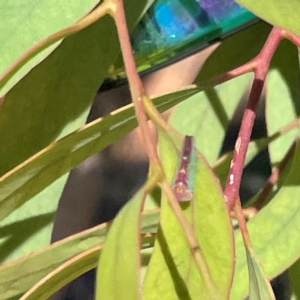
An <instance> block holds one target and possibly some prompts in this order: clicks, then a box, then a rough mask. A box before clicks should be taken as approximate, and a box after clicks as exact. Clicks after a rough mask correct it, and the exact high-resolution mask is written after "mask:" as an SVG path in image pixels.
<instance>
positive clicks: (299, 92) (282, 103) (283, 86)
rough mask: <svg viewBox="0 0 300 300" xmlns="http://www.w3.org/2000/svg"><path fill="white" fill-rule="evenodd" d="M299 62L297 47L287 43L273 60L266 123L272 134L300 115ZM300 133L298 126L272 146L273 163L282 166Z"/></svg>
mask: <svg viewBox="0 0 300 300" xmlns="http://www.w3.org/2000/svg"><path fill="white" fill-rule="evenodd" d="M299 98H300V88H299V62H298V51H297V48H296V47H295V46H294V45H292V44H291V42H289V41H283V42H282V43H281V44H280V46H279V48H278V49H277V51H276V53H275V56H274V58H273V61H272V69H271V70H270V72H269V74H268V78H267V91H266V121H267V130H268V135H272V134H273V133H275V132H277V131H278V130H279V129H280V128H281V127H283V126H285V125H287V124H289V123H290V122H292V121H293V120H294V119H295V118H297V117H299V115H300V102H299ZM299 134H300V131H299V127H295V128H294V129H293V130H291V131H290V132H289V133H287V134H285V135H284V136H283V137H282V138H281V139H278V140H277V141H275V142H274V143H272V144H270V147H269V153H270V159H271V162H272V163H273V164H276V163H278V162H279V161H281V160H282V158H283V157H284V156H285V153H286V152H287V150H288V149H289V147H290V146H291V144H292V143H293V141H294V140H295V137H296V136H297V135H299Z"/></svg>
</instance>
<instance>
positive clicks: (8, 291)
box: [0, 210, 159, 300]
mask: <svg viewBox="0 0 300 300" xmlns="http://www.w3.org/2000/svg"><path fill="white" fill-rule="evenodd" d="M32 221H34V220H32ZM158 221H159V213H158V211H157V210H154V211H149V212H145V213H143V216H142V226H141V227H142V228H141V230H142V232H152V233H155V232H156V231H157V225H158ZM18 225H20V226H21V225H22V224H18ZM106 234H107V226H106V224H102V225H99V226H96V227H94V228H91V229H88V230H86V231H84V232H81V233H78V234H75V235H73V236H70V237H68V238H66V239H64V240H62V241H59V242H56V243H54V244H53V245H51V246H47V247H45V248H44V249H41V250H38V251H35V252H32V253H30V254H28V255H26V256H23V257H21V258H19V259H18V260H15V261H12V262H10V263H7V264H4V265H2V266H0V294H1V299H3V300H5V299H10V298H12V297H14V296H18V295H20V294H22V293H24V292H25V291H27V290H28V289H29V288H31V287H32V286H33V285H34V284H36V283H37V282H38V281H39V280H41V279H42V278H43V277H44V276H46V275H47V274H49V273H50V272H52V271H53V270H55V269H56V268H58V267H59V266H61V265H62V264H63V263H65V262H66V261H67V260H69V259H71V258H72V257H74V256H76V255H79V254H80V253H82V252H84V251H87V250H89V249H92V248H93V247H96V246H97V245H100V244H103V243H104V241H105V238H106ZM97 259H98V258H97ZM41 262H42V264H41ZM96 263H97V260H96V261H95V264H96Z"/></svg>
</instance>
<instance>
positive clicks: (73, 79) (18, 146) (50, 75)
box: [0, 0, 151, 259]
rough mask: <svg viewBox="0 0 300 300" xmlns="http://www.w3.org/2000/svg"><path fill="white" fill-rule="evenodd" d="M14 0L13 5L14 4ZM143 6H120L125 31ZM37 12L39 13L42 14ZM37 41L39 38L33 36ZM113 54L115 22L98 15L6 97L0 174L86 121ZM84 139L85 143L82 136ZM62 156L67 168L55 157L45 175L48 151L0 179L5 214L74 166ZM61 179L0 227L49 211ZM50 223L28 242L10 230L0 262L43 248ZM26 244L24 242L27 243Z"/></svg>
mask: <svg viewBox="0 0 300 300" xmlns="http://www.w3.org/2000/svg"><path fill="white" fill-rule="evenodd" d="M14 2H15V3H17V2H18V1H14ZM44 2H45V1H43V2H42V3H43V5H46V4H45V3H44ZM56 2H58V1H52V4H53V5H54V6H55V3H56ZM146 2H147V1H138V0H133V1H128V2H126V3H127V4H126V8H127V10H129V11H130V13H129V15H128V16H130V18H129V19H130V20H129V27H132V26H133V25H134V23H136V22H137V19H138V18H139V17H140V13H141V11H142V10H143V9H144V6H145V3H146ZM149 2H151V1H149ZM36 5H37V9H39V8H41V7H40V6H39V5H38V4H36ZM61 5H62V3H61ZM74 5H75V4H73V6H74ZM25 6H26V5H25ZM28 7H30V3H28ZM59 7H60V5H58V6H57V8H55V11H56V13H57V12H58V10H57V9H58V8H59ZM78 7H79V6H78ZM132 7H134V9H132ZM34 8H35V7H34ZM63 11H64V10H62V11H61V13H63ZM59 12H60V11H59ZM65 12H67V10H65ZM36 13H38V11H33V16H34V15H35V14H36ZM40 13H41V15H43V12H40ZM52 13H54V11H53V7H52V8H51V13H50V15H51V14H52ZM22 16H24V15H23V13H22V14H20V17H22ZM71 16H72V14H71V15H70V17H71ZM62 18H63V16H62ZM36 22H38V19H36ZM41 26H42V25H41ZM42 27H43V26H42ZM45 30H46V29H45ZM32 34H34V32H33V33H32ZM38 37H39V35H37V38H38ZM99 37H101V39H102V40H105V43H102V42H101V41H99ZM118 53H119V43H118V38H117V33H116V29H115V24H114V22H113V20H112V18H111V17H110V16H107V17H104V18H102V19H101V20H99V21H98V22H96V23H95V24H93V25H92V26H90V27H88V28H86V29H84V30H82V31H81V32H78V33H77V34H74V35H73V36H70V37H69V38H66V39H65V40H64V41H63V42H62V43H61V44H60V45H59V47H57V48H56V49H55V51H53V52H52V53H51V54H50V55H49V56H48V57H47V58H46V59H45V60H44V61H43V62H42V63H40V64H39V65H37V66H36V67H35V68H34V69H33V70H31V71H30V72H29V73H28V74H27V75H26V76H25V77H24V78H22V79H21V80H20V81H19V82H18V83H17V84H16V85H15V86H14V87H13V88H12V89H11V90H10V91H9V92H8V93H7V95H6V96H5V100H4V103H3V105H2V107H1V110H0V139H1V141H2V142H1V145H0V156H1V161H0V174H1V176H2V175H4V174H5V173H6V172H7V171H9V170H11V169H12V168H14V167H15V166H17V165H18V164H20V163H22V162H24V161H25V160H26V159H28V158H29V157H30V156H32V155H34V154H36V153H37V152H38V151H40V150H41V149H43V148H44V147H46V146H48V145H49V144H50V143H51V142H53V141H54V140H56V139H59V138H61V137H63V136H65V135H67V134H69V133H71V132H74V131H75V130H76V129H78V128H80V127H81V126H82V125H83V124H84V123H85V122H86V118H87V115H88V112H89V110H90V107H91V104H92V101H93V99H94V96H95V94H96V93H97V91H98V89H99V86H100V85H101V83H102V82H103V80H104V79H105V77H106V76H107V74H108V69H109V67H110V65H111V64H112V62H113V61H114V59H115V58H116V56H117V55H118ZM86 139H87V140H88V137H87V136H86ZM74 146H75V145H74ZM81 146H82V145H81ZM68 147H69V146H67V148H64V151H67V152H68V151H69V150H70V149H71V148H69V149H68ZM50 148H51V147H50ZM62 148H63V147H62ZM62 148H61V149H62ZM100 149H101V148H99V150H100ZM73 150H74V149H73ZM64 151H63V152H64ZM67 152H65V160H67V161H68V163H67V165H68V164H69V167H67V169H66V168H65V167H64V166H63V165H64V164H63V163H62V162H61V163H62V165H61V164H60V163H59V162H58V161H56V159H55V157H52V159H50V160H51V161H52V162H51V163H50V161H49V165H50V164H53V163H54V165H55V166H56V167H55V169H56V170H54V169H52V172H53V173H52V174H51V175H50V174H49V172H50V173H51V170H49V169H48V170H46V169H47V166H46V165H47V159H48V158H49V157H50V156H52V155H53V154H54V153H53V152H52V154H49V156H48V158H47V157H44V159H46V160H43V161H40V164H38V165H35V166H33V169H31V171H29V169H27V170H25V169H26V168H27V167H26V166H25V169H24V173H23V176H22V179H21V178H20V177H18V179H17V181H18V180H21V181H18V182H17V181H15V182H14V183H12V182H11V183H10V184H7V182H6V183H5V182H3V181H2V180H3V177H2V178H1V179H0V181H1V184H0V185H1V187H0V190H1V194H2V195H4V194H6V193H7V192H8V194H11V195H12V193H14V192H15V194H14V196H13V198H14V200H12V202H14V201H16V202H15V204H16V205H13V206H11V207H10V212H12V211H13V210H14V209H15V208H16V207H18V206H20V203H24V198H23V200H22V199H21V198H22V197H25V198H26V197H27V199H30V198H32V197H33V196H35V195H37V193H39V192H40V191H42V190H43V189H44V188H46V187H47V186H48V185H49V184H50V183H52V182H54V180H56V179H58V178H59V177H61V176H62V175H63V174H65V173H66V172H68V171H69V170H70V169H71V168H72V167H74V166H75V165H76V161H74V162H72V159H71V158H69V157H68V154H67ZM82 152H84V151H82ZM87 156H88V154H87V155H86V157H87ZM41 168H42V169H44V171H45V174H46V173H48V175H46V177H44V178H41V177H40V178H39V176H37V177H35V175H37V174H38V173H39V171H41ZM61 171H62V172H61ZM31 172H33V173H31ZM30 174H32V175H33V176H31V175H30ZM49 176H50V177H52V178H51V180H49ZM33 177H35V179H36V180H37V181H36V184H35V183H34V182H33V181H31V179H32V178H33ZM65 180H66V178H61V179H59V180H57V181H56V182H55V183H54V184H53V185H51V186H49V187H48V188H47V190H46V191H43V193H41V194H40V195H37V196H36V197H35V199H33V202H32V204H28V205H27V206H26V207H24V208H22V209H21V210H19V211H18V212H16V213H15V214H14V215H12V216H10V217H9V218H8V219H7V220H6V222H5V223H2V224H1V225H3V226H4V225H9V224H12V223H14V222H18V221H21V220H22V219H26V218H29V217H34V216H38V215H42V214H45V213H51V212H53V211H54V210H55V208H56V206H57V201H58V199H59V196H60V194H61V191H62V188H63V186H64V183H65ZM4 181H5V180H4ZM29 182H31V183H29ZM37 182H38V183H37ZM25 183H27V184H29V186H27V187H28V189H29V190H27V191H26V192H25V191H24V190H23V192H22V191H20V189H19V187H20V185H19V184H21V185H22V184H25ZM6 184H7V185H6ZM31 184H32V185H31ZM30 185H31V187H30ZM17 189H19V192H21V198H19V196H20V194H19V195H18V196H17V197H15V196H16V195H17V194H18V192H17V191H16V190H17ZM30 189H31V190H30ZM4 190H5V191H4ZM6 195H7V194H6ZM17 198H18V199H17ZM2 200H3V198H2ZM12 202H11V203H12ZM2 204H3V202H2ZM0 219H3V218H0ZM50 225H51V224H49V225H45V226H44V227H43V228H42V229H39V228H38V227H37V228H35V227H32V228H31V229H30V230H29V231H28V232H32V233H31V237H30V238H29V236H28V235H27V240H26V241H22V239H21V238H20V237H23V238H24V235H23V234H22V229H21V228H20V229H19V231H20V232H19V233H16V232H15V237H17V238H16V239H17V241H14V239H10V238H9V240H10V253H6V254H5V256H6V259H11V258H16V257H18V256H20V255H22V254H26V252H28V251H30V250H35V249H38V248H39V247H42V246H45V245H46V244H48V243H49V240H50V238H49V236H50V231H51V226H50ZM34 229H35V230H34ZM28 240H29V243H28V244H27V243H26V242H27V241H28ZM21 241H22V243H21ZM1 243H2V244H4V248H2V249H3V250H7V248H6V249H5V239H3V240H2V241H1ZM12 243H13V244H12Z"/></svg>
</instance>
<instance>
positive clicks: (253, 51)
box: [195, 22, 271, 87]
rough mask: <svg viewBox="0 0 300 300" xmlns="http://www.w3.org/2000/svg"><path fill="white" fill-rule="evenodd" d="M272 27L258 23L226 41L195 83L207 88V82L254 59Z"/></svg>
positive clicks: (212, 55)
mask: <svg viewBox="0 0 300 300" xmlns="http://www.w3.org/2000/svg"><path fill="white" fill-rule="evenodd" d="M270 30H271V26H270V25H268V24H266V23H264V22H258V23H257V24H254V25H252V26H250V27H248V28H246V29H244V30H242V31H239V32H237V33H236V34H234V35H232V36H231V37H229V38H227V39H226V40H224V41H223V42H222V43H221V45H220V46H219V47H218V48H217V49H216V50H215V51H214V52H213V53H212V54H211V55H210V56H209V58H208V59H207V60H206V62H205V63H204V65H203V68H202V69H201V71H200V73H199V75H198V76H197V78H196V81H195V83H196V84H197V85H199V86H200V87H205V85H206V83H207V81H209V80H210V79H212V78H214V77H216V76H219V75H221V74H223V73H225V72H228V71H230V70H233V69H235V68H236V67H239V66H241V65H242V64H244V63H246V62H248V61H249V60H251V59H253V58H254V57H255V56H256V55H257V54H259V52H260V50H261V48H262V46H263V45H264V43H265V41H266V39H267V37H268V34H269V33H270Z"/></svg>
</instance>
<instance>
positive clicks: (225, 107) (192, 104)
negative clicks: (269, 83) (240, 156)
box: [170, 74, 252, 163]
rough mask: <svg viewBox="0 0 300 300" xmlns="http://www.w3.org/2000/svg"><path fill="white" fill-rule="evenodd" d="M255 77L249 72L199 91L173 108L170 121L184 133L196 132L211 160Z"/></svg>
mask: <svg viewBox="0 0 300 300" xmlns="http://www.w3.org/2000/svg"><path fill="white" fill-rule="evenodd" d="M251 78H252V75H251V74H245V75H244V76H240V77H238V78H235V79H233V80H230V81H228V82H226V83H224V84H221V85H219V86H216V87H214V88H210V89H208V90H205V91H203V92H200V93H197V94H196V95H194V96H193V97H191V98H190V99H189V100H188V101H185V102H183V103H181V104H180V105H178V106H177V107H176V108H175V109H174V110H173V112H172V115H171V118H170V123H171V124H172V125H173V126H174V127H175V128H176V129H178V130H179V131H180V132H182V133H183V134H186V135H193V136H195V138H196V141H197V147H198V149H199V150H200V151H201V153H203V155H204V156H205V158H206V159H207V160H208V162H209V163H214V162H215V161H216V160H217V158H218V157H219V154H220V151H221V148H222V145H223V141H224V138H225V135H226V132H227V129H228V126H229V124H230V122H231V119H232V117H233V115H234V112H235V110H236V109H237V107H238V104H239V102H240V101H241V99H242V97H243V96H244V94H245V90H246V89H247V87H248V85H249V83H250V79H251Z"/></svg>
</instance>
